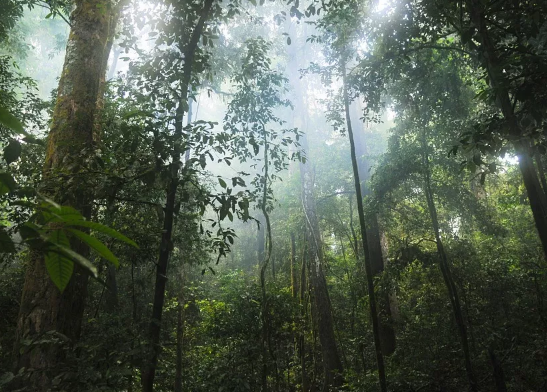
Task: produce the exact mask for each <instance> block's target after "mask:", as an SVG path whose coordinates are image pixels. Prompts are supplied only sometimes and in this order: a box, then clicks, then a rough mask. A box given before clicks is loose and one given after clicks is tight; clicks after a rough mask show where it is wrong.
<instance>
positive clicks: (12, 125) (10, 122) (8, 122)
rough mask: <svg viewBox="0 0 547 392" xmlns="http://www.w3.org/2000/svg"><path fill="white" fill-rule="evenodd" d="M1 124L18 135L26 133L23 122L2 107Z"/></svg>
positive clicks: (0, 109)
mask: <svg viewBox="0 0 547 392" xmlns="http://www.w3.org/2000/svg"><path fill="white" fill-rule="evenodd" d="M0 124H2V125H3V126H5V127H6V128H9V129H11V130H12V131H15V132H17V133H25V131H24V130H23V124H22V123H21V121H19V120H18V119H17V118H16V117H15V116H14V115H13V114H11V113H10V112H8V111H7V110H6V109H5V108H3V107H0Z"/></svg>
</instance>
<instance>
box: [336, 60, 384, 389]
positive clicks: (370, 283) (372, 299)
mask: <svg viewBox="0 0 547 392" xmlns="http://www.w3.org/2000/svg"><path fill="white" fill-rule="evenodd" d="M342 72H343V78H342V83H343V94H344V97H343V98H344V108H345V113H346V128H347V130H348V136H349V142H350V149H351V163H352V167H353V178H354V183H355V194H356V196H357V213H358V215H359V225H360V228H361V240H362V243H363V250H364V253H365V260H364V265H365V273H366V278H367V289H368V298H369V306H370V316H371V319H372V333H373V336H374V348H375V351H376V364H377V366H378V381H379V384H380V390H381V391H382V392H387V383H386V374H385V368H384V355H383V353H382V346H381V341H380V328H379V322H378V311H377V308H376V295H375V293H374V280H373V273H372V267H371V258H370V249H369V244H368V237H367V226H366V224H365V211H364V207H363V195H362V193H361V181H360V179H359V166H358V162H357V155H356V153H355V139H354V136H353V129H352V127H351V119H350V108H349V97H348V92H347V80H346V64H345V63H344V62H342Z"/></svg>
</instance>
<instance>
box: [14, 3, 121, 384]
mask: <svg viewBox="0 0 547 392" xmlns="http://www.w3.org/2000/svg"><path fill="white" fill-rule="evenodd" d="M75 5H76V8H75V9H74V11H73V13H72V15H71V32H70V36H69V39H68V43H67V49H66V57H65V63H64V66H63V72H62V75H61V79H60V81H59V89H58V95H57V102H56V105H55V109H54V113H53V118H52V123H51V130H50V133H49V137H48V142H47V151H46V160H45V167H44V172H43V182H42V186H41V192H42V194H44V195H46V196H48V197H50V198H52V199H54V200H55V201H56V202H58V203H60V204H63V205H67V206H71V207H74V208H76V209H77V210H79V211H80V212H81V213H82V214H83V215H84V216H85V217H87V218H89V216H90V214H91V202H92V200H93V196H92V191H91V190H92V189H93V186H92V185H91V184H89V183H87V182H86V181H87V180H88V177H89V176H87V175H86V170H87V169H88V168H89V165H90V164H91V163H92V160H93V147H94V138H95V137H96V135H95V136H94V130H95V123H96V117H97V105H98V100H99V95H100V91H101V81H102V80H104V74H105V71H106V70H105V68H106V59H107V58H108V54H109V53H108V51H109V49H110V45H108V41H109V36H111V33H112V31H113V23H114V20H115V18H113V17H112V16H113V13H112V10H113V9H114V7H113V5H112V4H111V1H110V0H76V1H75ZM72 247H73V249H74V250H75V251H77V252H78V253H80V254H83V255H85V254H86V248H85V247H84V246H82V244H80V243H76V242H75V243H73V244H72ZM87 282H88V276H87V274H86V273H85V272H84V271H81V270H79V269H78V268H75V271H74V275H73V277H72V279H71V281H70V282H69V284H68V286H67V287H66V289H65V290H64V292H63V293H61V292H60V291H59V290H58V289H57V287H56V286H55V285H54V284H53V283H52V281H51V280H50V278H49V276H48V274H47V271H46V267H45V263H44V259H43V255H41V254H40V253H38V252H32V253H31V255H30V258H29V262H28V266H27V271H26V275H25V284H24V287H23V295H22V298H21V306H20V311H19V316H18V320H17V333H16V342H15V348H14V365H15V370H16V371H18V370H19V369H21V368H22V367H25V368H27V369H33V371H32V374H31V375H30V379H29V380H27V381H25V384H26V385H25V386H26V387H27V388H29V389H30V390H33V391H46V390H48V389H49V388H50V386H51V382H52V380H53V378H55V377H57V376H59V375H61V374H63V373H66V374H67V375H68V374H70V371H71V370H72V368H71V367H70V364H69V363H68V362H67V359H66V355H65V351H64V350H63V347H60V345H59V344H48V345H37V344H34V345H32V343H31V345H28V342H33V341H36V339H39V338H41V337H48V338H51V339H53V337H54V336H57V337H60V338H61V341H66V342H68V344H69V346H70V345H71V344H73V343H74V342H75V341H77V340H78V338H79V335H80V330H81V323H82V317H83V312H84V306H85V299H86V294H87Z"/></svg>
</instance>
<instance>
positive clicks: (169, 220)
mask: <svg viewBox="0 0 547 392" xmlns="http://www.w3.org/2000/svg"><path fill="white" fill-rule="evenodd" d="M212 6H213V0H205V3H204V5H203V8H202V11H201V15H200V18H199V20H198V22H197V23H196V26H195V27H194V30H193V31H192V35H191V36H190V39H189V42H188V44H187V45H186V46H185V50H184V55H185V56H184V59H185V62H184V66H183V75H182V80H181V88H180V93H181V97H180V101H179V104H178V106H177V112H176V120H175V139H180V138H182V136H183V134H182V131H183V119H184V112H185V109H184V108H185V107H186V104H187V100H188V88H189V87H190V79H191V76H192V67H193V64H194V56H195V53H196V50H197V47H198V44H199V40H200V39H201V35H202V32H203V29H204V27H205V23H206V21H207V19H208V18H209V14H210V12H211V9H212ZM183 152H184V151H182V150H181V147H180V143H176V144H175V148H174V152H173V154H172V157H171V158H172V163H171V165H170V169H171V170H170V171H171V173H170V176H171V178H170V180H169V185H168V189H167V197H166V202H165V208H164V220H163V231H162V237H161V244H160V253H159V257H158V262H157V266H156V283H155V288H154V302H153V304H152V318H151V320H150V326H149V333H148V337H149V345H150V350H149V355H148V358H147V359H146V361H145V365H144V367H143V371H142V390H143V392H152V391H153V389H154V378H155V376H156V366H157V363H158V356H159V353H160V351H161V345H160V332H161V317H162V313H163V304H164V302H165V288H166V285H167V265H168V263H169V257H170V256H171V250H172V240H171V238H172V235H173V223H174V218H175V202H176V195H177V189H178V186H179V183H180V179H179V171H180V166H181V162H180V161H181V155H182V154H183Z"/></svg>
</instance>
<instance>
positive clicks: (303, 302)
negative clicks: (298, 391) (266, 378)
mask: <svg viewBox="0 0 547 392" xmlns="http://www.w3.org/2000/svg"><path fill="white" fill-rule="evenodd" d="M306 260H307V252H306V249H304V252H303V256H302V262H301V264H302V265H301V268H300V293H299V297H300V318H301V322H302V325H301V331H300V333H299V335H298V354H299V356H300V368H301V375H302V392H309V390H310V378H309V376H308V369H307V357H306V339H305V336H304V331H305V330H306V327H307V322H306V320H307V313H308V301H307V296H306V291H307V288H308V281H307V279H306V270H307V263H306Z"/></svg>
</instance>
